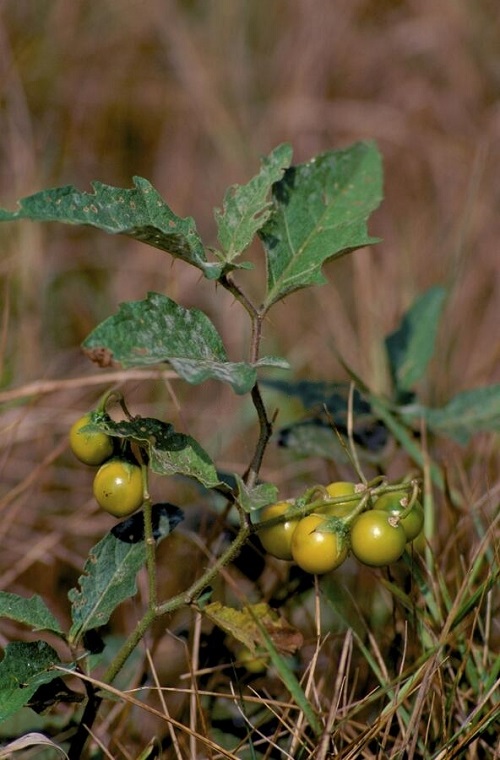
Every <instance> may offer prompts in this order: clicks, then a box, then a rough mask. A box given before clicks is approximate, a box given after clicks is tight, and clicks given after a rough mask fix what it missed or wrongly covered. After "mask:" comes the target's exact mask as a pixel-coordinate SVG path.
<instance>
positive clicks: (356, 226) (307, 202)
mask: <svg viewBox="0 0 500 760" xmlns="http://www.w3.org/2000/svg"><path fill="white" fill-rule="evenodd" d="M381 199H382V168H381V160H380V154H379V152H378V150H377V148H376V146H375V145H374V144H373V143H369V142H366V143H365V142H363V143H357V144H355V145H353V146H351V147H350V148H347V149H346V150H339V151H329V152H328V153H324V154H322V155H319V156H317V157H316V158H314V159H313V160H312V161H310V162H309V163H306V164H300V165H298V166H292V167H290V168H289V169H287V170H286V172H285V174H284V176H283V179H281V180H280V181H279V182H277V183H275V185H273V207H272V212H271V214H270V216H269V219H268V220H267V222H266V224H265V225H264V227H263V228H262V229H261V230H260V231H259V236H260V237H261V239H262V242H263V244H264V248H265V250H266V257H267V296H266V299H265V302H264V306H265V307H266V308H269V307H270V306H271V305H272V304H273V303H275V302H276V301H279V300H280V299H281V298H284V297H285V296H286V295H289V294H290V293H293V292H294V291H296V290H299V289H300V288H305V287H307V286H309V285H320V284H322V283H324V282H326V279H325V277H324V276H323V274H322V272H321V267H322V265H323V264H324V263H325V262H327V261H329V260H331V259H333V258H337V257H338V256H342V255H343V254H345V253H349V252H350V251H353V250H355V249H356V248H360V247H361V246H364V245H368V244H370V243H376V242H378V239H377V238H372V237H370V236H369V235H368V233H367V229H366V221H367V219H368V217H369V215H370V212H371V211H373V210H374V209H375V208H377V206H378V205H379V203H380V201H381Z"/></svg>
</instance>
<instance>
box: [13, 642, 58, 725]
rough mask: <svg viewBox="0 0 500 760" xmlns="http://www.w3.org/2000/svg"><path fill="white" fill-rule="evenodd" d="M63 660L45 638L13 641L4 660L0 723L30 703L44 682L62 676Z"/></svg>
mask: <svg viewBox="0 0 500 760" xmlns="http://www.w3.org/2000/svg"><path fill="white" fill-rule="evenodd" d="M60 664H61V661H60V660H59V656H58V654H57V652H56V651H55V649H53V648H52V647H51V646H49V644H47V643H46V642H45V641H29V642H27V641H13V642H11V643H10V644H7V646H6V647H5V650H4V652H3V659H2V661H1V662H0V722H2V721H4V720H5V719H6V718H8V716H9V715H13V714H14V713H16V712H17V711H18V710H20V709H21V707H24V705H27V704H28V702H29V701H30V699H31V697H32V696H33V694H34V693H35V692H36V691H37V689H38V688H39V687H40V686H42V685H43V684H46V683H50V681H53V680H54V679H55V678H58V677H59V676H60V673H59V672H58V671H57V670H55V669H54V665H60Z"/></svg>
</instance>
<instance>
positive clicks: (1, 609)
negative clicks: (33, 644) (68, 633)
mask: <svg viewBox="0 0 500 760" xmlns="http://www.w3.org/2000/svg"><path fill="white" fill-rule="evenodd" d="M2 617H4V618H8V619H9V620H16V621H17V622H18V623H24V625H29V626H30V627H31V628H32V629H33V630H34V631H52V632H53V633H57V634H62V630H61V626H60V625H59V621H58V620H57V619H56V618H55V617H54V615H53V614H52V612H51V611H50V610H49V608H48V607H47V606H46V604H45V602H44V601H43V599H42V598H41V597H40V596H37V595H33V596H32V597H30V598H29V599H26V598H25V597H24V596H18V595H17V594H10V593H8V592H7V591H0V618H2Z"/></svg>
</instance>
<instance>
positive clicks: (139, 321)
mask: <svg viewBox="0 0 500 760" xmlns="http://www.w3.org/2000/svg"><path fill="white" fill-rule="evenodd" d="M82 345H83V349H84V350H85V352H86V353H87V354H88V355H89V357H90V358H91V359H92V360H93V361H95V362H96V363H98V364H99V365H100V366H108V365H109V364H110V363H112V362H119V363H120V364H121V365H123V366H124V367H141V366H147V365H151V364H158V363H161V362H169V363H170V364H171V366H172V367H173V368H174V370H175V371H176V372H177V373H178V375H179V376H180V377H182V378H183V379H184V380H187V382H189V383H192V384H194V385H196V384H198V383H202V382H203V381H204V380H210V379H216V380H221V381H222V382H226V383H229V385H231V386H232V388H233V390H234V391H235V392H236V393H239V394H242V393H247V392H248V391H249V390H250V389H251V388H252V386H253V385H254V384H255V381H256V377H257V373H256V369H255V367H253V366H252V365H251V364H247V363H245V362H239V363H234V362H229V361H228V360H227V354H226V350H225V348H224V345H223V343H222V339H221V337H220V336H219V333H218V332H217V330H216V329H215V327H214V325H213V324H212V322H211V321H210V320H209V318H208V317H207V316H206V314H204V313H203V312H202V311H200V310H199V309H186V308H184V307H183V306H179V305H178V304H176V303H175V301H172V300H171V299H170V298H167V296H164V295H161V294H160V293H148V296H147V298H146V299H144V300H142V301H129V302H128V303H123V304H121V306H120V309H119V311H118V313H117V314H115V315H113V316H111V317H108V319H106V320H105V321H104V322H101V324H100V325H98V326H97V327H96V329H95V330H93V331H92V332H91V333H90V335H89V336H88V337H87V338H86V340H85V341H84V342H83V344H82Z"/></svg>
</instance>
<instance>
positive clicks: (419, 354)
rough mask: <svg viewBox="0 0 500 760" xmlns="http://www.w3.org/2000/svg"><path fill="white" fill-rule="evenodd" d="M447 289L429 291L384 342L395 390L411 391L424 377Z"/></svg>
mask: <svg viewBox="0 0 500 760" xmlns="http://www.w3.org/2000/svg"><path fill="white" fill-rule="evenodd" d="M445 299H446V289H445V288H443V287H440V286H439V285H437V286H435V287H433V288H430V289H429V290H427V291H426V292H425V293H423V294H422V295H421V296H420V297H419V298H417V300H416V301H415V302H414V303H413V304H412V306H411V307H410V309H409V310H408V311H407V312H406V314H404V316H403V318H402V320H401V324H400V326H399V327H398V329H397V330H395V332H393V333H391V334H390V335H388V336H387V338H386V339H385V345H386V349H387V355H388V357H389V365H390V369H391V374H392V377H393V380H394V384H395V387H396V391H397V392H398V393H403V394H404V393H405V392H406V391H411V390H412V388H413V387H414V385H415V383H416V382H418V380H420V378H421V377H423V375H424V374H425V371H426V369H427V365H428V364H429V361H430V359H431V357H432V355H433V353H434V346H435V343H436V335H437V331H438V326H439V320H440V317H441V314H442V311H443V307H444V303H445Z"/></svg>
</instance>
